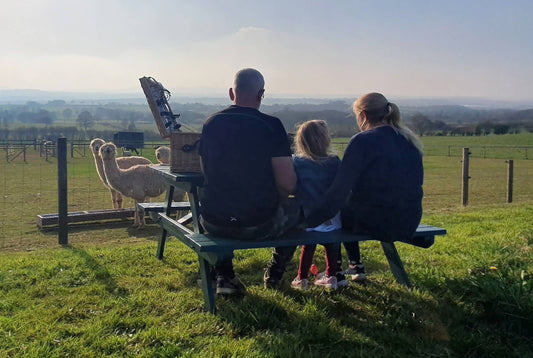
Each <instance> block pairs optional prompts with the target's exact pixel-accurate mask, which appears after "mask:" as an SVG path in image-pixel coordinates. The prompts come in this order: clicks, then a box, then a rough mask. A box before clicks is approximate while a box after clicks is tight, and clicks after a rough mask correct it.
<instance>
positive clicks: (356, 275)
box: [344, 264, 366, 282]
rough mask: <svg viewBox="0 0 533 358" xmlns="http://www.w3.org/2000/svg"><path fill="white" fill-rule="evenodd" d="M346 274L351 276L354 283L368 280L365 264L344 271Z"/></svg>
mask: <svg viewBox="0 0 533 358" xmlns="http://www.w3.org/2000/svg"><path fill="white" fill-rule="evenodd" d="M344 274H346V275H351V276H352V281H355V282H360V281H364V280H366V275H365V267H364V266H363V264H357V265H352V264H350V266H349V267H348V268H347V269H346V270H345V271H344Z"/></svg>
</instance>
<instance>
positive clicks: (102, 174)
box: [94, 155, 107, 184]
mask: <svg viewBox="0 0 533 358" xmlns="http://www.w3.org/2000/svg"><path fill="white" fill-rule="evenodd" d="M94 164H95V165H96V171H97V172H98V176H99V177H100V180H101V181H102V182H103V183H104V184H107V180H106V177H105V171H104V163H103V161H102V158H101V157H100V156H97V155H95V156H94Z"/></svg>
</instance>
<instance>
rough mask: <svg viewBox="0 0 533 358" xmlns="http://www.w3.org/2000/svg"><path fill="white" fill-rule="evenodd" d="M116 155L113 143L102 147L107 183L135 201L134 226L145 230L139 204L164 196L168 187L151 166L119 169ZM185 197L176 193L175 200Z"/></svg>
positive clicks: (181, 199)
mask: <svg viewBox="0 0 533 358" xmlns="http://www.w3.org/2000/svg"><path fill="white" fill-rule="evenodd" d="M116 155H117V147H116V146H115V145H114V144H113V143H106V144H104V145H102V147H100V156H101V157H102V163H103V167H104V172H105V177H106V179H107V183H108V184H109V186H110V187H111V188H113V189H115V190H116V191H118V192H119V193H121V194H122V195H124V196H126V197H128V198H132V199H133V200H135V216H134V220H133V226H135V227H138V228H143V227H144V226H145V225H146V223H145V221H144V215H142V217H141V214H140V213H139V209H138V208H137V203H144V202H147V201H150V198H155V197H157V196H159V195H161V194H163V193H164V192H165V191H166V189H167V188H168V185H167V183H166V182H165V181H164V179H163V177H161V175H159V174H157V173H156V172H154V171H153V170H151V169H150V165H145V164H139V165H134V166H133V167H131V168H128V169H121V168H119V166H118V165H117V161H116ZM184 196H185V193H184V192H181V191H178V190H175V191H174V200H179V201H183V198H184Z"/></svg>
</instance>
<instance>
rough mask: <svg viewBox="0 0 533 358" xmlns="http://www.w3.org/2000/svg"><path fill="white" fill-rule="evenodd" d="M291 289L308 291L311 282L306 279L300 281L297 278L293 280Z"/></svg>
mask: <svg viewBox="0 0 533 358" xmlns="http://www.w3.org/2000/svg"><path fill="white" fill-rule="evenodd" d="M291 287H292V288H294V289H296V290H302V291H306V290H308V289H309V282H308V281H307V279H306V278H304V279H301V280H300V279H298V277H296V278H295V279H294V280H292V282H291Z"/></svg>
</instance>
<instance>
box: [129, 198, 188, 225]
mask: <svg viewBox="0 0 533 358" xmlns="http://www.w3.org/2000/svg"><path fill="white" fill-rule="evenodd" d="M166 206H167V203H137V208H138V209H139V212H140V213H141V214H143V213H148V214H149V215H150V218H151V219H152V220H154V221H157V218H158V215H157V214H158V213H163V212H165V210H166ZM189 210H191V204H190V203H189V202H188V201H173V202H172V206H171V207H170V210H169V214H172V213H176V212H178V211H189Z"/></svg>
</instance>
